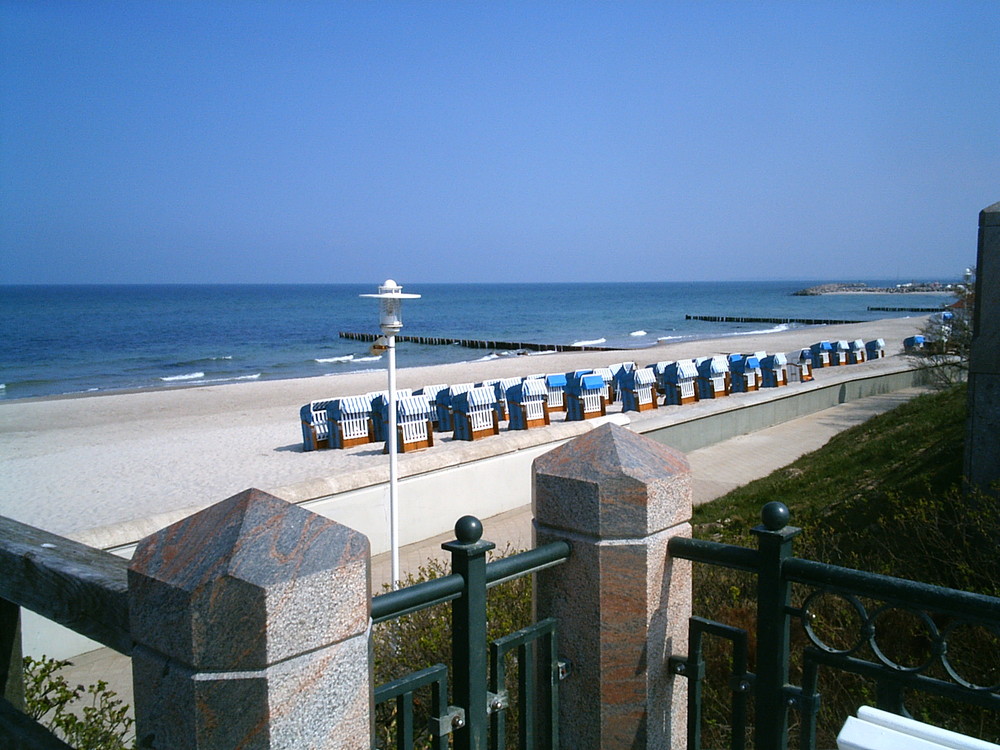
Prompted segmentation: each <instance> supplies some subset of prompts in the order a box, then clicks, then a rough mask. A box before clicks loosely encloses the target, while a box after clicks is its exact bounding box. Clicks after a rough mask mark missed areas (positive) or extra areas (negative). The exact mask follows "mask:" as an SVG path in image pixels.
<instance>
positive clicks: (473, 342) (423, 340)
mask: <svg viewBox="0 0 1000 750" xmlns="http://www.w3.org/2000/svg"><path fill="white" fill-rule="evenodd" d="M380 337H381V334H377V333H351V332H349V331H341V332H340V338H342V339H350V340H352V341H367V342H370V343H371V342H375V341H377V340H378V339H379V338H380ZM396 341H406V342H409V343H411V344H427V345H429V346H455V345H458V346H464V347H467V348H469V349H502V350H510V351H516V350H518V349H524V350H525V351H530V352H613V351H618V350H617V349H614V348H612V347H609V346H589V345H588V346H574V345H572V344H534V343H531V342H525V341H485V340H481V339H451V338H444V337H440V336H406V335H397V336H396Z"/></svg>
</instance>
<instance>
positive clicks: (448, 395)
mask: <svg viewBox="0 0 1000 750" xmlns="http://www.w3.org/2000/svg"><path fill="white" fill-rule="evenodd" d="M473 388H475V385H473V384H472V383H459V384H458V385H452V386H448V388H447V389H446V390H443V391H439V392H438V395H437V405H436V407H437V416H438V423H437V430H438V432H451V431H452V430H454V429H455V420H454V418H453V413H452V406H451V405H452V401H453V400H454V398H455V396H457V395H458V394H460V393H465V392H466V391H470V390H472V389H473Z"/></svg>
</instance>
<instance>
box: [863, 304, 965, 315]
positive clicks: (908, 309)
mask: <svg viewBox="0 0 1000 750" xmlns="http://www.w3.org/2000/svg"><path fill="white" fill-rule="evenodd" d="M945 307H946V305H941V306H940V307H869V308H868V312H918V313H936V312H941V311H942V310H943V309H944V308H945Z"/></svg>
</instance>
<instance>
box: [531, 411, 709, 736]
mask: <svg viewBox="0 0 1000 750" xmlns="http://www.w3.org/2000/svg"><path fill="white" fill-rule="evenodd" d="M532 474H533V476H532V479H533V492H532V500H533V504H534V515H535V543H536V545H537V544H545V543H548V542H552V541H556V540H563V541H566V542H568V543H569V544H570V546H571V550H572V551H571V554H570V558H569V560H568V561H567V562H566V563H564V564H563V565H559V566H557V567H555V568H551V569H549V570H545V571H542V572H540V573H539V574H538V578H537V584H536V589H535V591H536V594H535V607H536V612H537V615H538V617H539V618H542V617H555V618H556V619H557V620H558V634H559V635H558V637H559V652H560V656H561V657H563V658H566V659H568V660H569V662H570V664H571V668H572V672H571V674H570V676H569V677H568V678H567V679H566V680H564V681H563V682H561V683H560V686H559V693H560V695H559V728H560V745H561V747H564V748H584V747H585V748H594V749H597V748H609V749H610V748H616V749H617V748H630V749H632V750H637V749H638V748H650V749H652V748H670V747H684V743H685V736H686V735H685V731H686V730H685V721H686V697H687V686H686V684H685V682H686V681H685V680H684V679H683V678H679V677H674V676H672V675H671V674H670V672H669V668H668V660H669V658H670V656H671V654H684V653H687V629H688V618H689V616H690V614H691V566H690V563H689V562H688V561H686V560H673V559H671V558H670V556H669V555H668V552H667V542H668V541H669V540H670V538H671V537H673V536H686V537H689V536H690V535H691V526H690V519H691V479H690V467H689V465H688V462H687V458H686V457H685V456H684V454H682V453H680V452H678V451H676V450H674V449H672V448H669V447H667V446H665V445H662V444H660V443H657V442H656V441H654V440H651V439H649V438H647V437H644V436H642V435H639V434H637V433H634V432H631V431H630V430H627V429H625V428H623V427H619V426H617V425H611V424H607V425H602V426H601V427H599V428H597V429H595V430H593V431H592V432H589V433H587V434H585V435H582V436H580V437H578V438H576V439H574V440H572V441H571V442H569V443H567V444H565V445H563V446H560V447H559V448H556V449H554V450H552V451H550V452H548V453H546V454H544V455H542V456H539V457H538V458H537V459H535V462H534V465H533V467H532Z"/></svg>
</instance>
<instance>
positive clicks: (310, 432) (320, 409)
mask: <svg viewBox="0 0 1000 750" xmlns="http://www.w3.org/2000/svg"><path fill="white" fill-rule="evenodd" d="M329 405H330V401H329V400H326V401H311V402H309V403H308V404H306V405H305V406H303V407H302V408H301V409H299V419H300V421H301V422H302V450H304V451H314V450H319V449H320V448H329V447H330V418H329V416H328V415H327V413H326V409H327V407H328V406H329Z"/></svg>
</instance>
